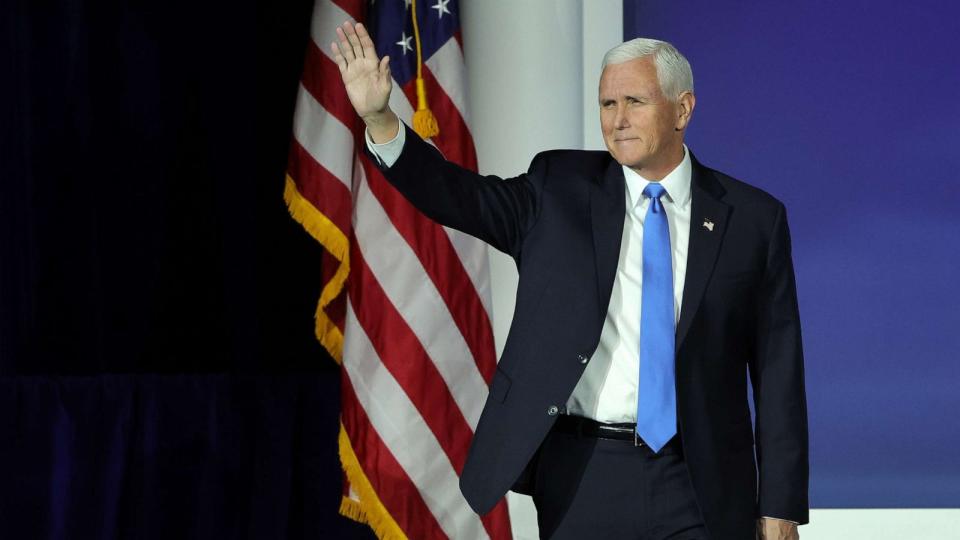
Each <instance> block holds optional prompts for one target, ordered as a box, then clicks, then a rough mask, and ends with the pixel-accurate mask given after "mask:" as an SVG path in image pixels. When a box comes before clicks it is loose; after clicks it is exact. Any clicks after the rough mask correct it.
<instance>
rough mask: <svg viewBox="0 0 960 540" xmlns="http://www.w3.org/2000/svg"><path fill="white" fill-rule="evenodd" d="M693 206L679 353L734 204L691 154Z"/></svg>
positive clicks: (679, 335)
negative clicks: (726, 197) (730, 203)
mask: <svg viewBox="0 0 960 540" xmlns="http://www.w3.org/2000/svg"><path fill="white" fill-rule="evenodd" d="M690 157H691V161H692V165H693V167H692V168H693V172H692V177H691V196H692V202H691V204H692V207H691V208H690V246H689V248H688V250H687V273H686V277H685V279H684V285H683V296H682V300H681V303H680V322H679V323H678V324H677V345H676V347H677V351H679V350H680V346H681V345H682V344H683V340H684V338H686V336H687V332H688V331H689V330H690V324H691V322H692V321H693V317H694V315H696V314H697V309H698V308H699V307H700V301H701V299H702V298H703V292H704V290H705V289H706V287H707V282H708V281H709V280H710V275H711V274H712V273H713V267H714V265H715V264H716V262H717V255H718V254H719V253H720V245H721V243H722V242H723V237H724V234H725V233H726V230H727V227H726V225H727V219H728V218H729V216H730V210H731V208H730V205H728V204H726V203H724V202H721V201H720V198H721V197H723V195H724V193H725V190H724V189H723V187H722V186H721V185H720V183H719V182H717V180H716V179H715V178H714V177H713V175H711V174H710V172H709V171H708V170H707V169H706V168H704V167H703V166H702V165H700V163H699V162H698V161H697V160H696V158H694V157H693V154H692V153H691V155H690Z"/></svg>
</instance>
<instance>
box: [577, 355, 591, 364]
mask: <svg viewBox="0 0 960 540" xmlns="http://www.w3.org/2000/svg"><path fill="white" fill-rule="evenodd" d="M577 359H578V360H580V363H581V364H586V363H587V362H589V361H590V359H589V358H587V356H586V355H584V354H578V355H577Z"/></svg>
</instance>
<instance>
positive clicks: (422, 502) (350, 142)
mask: <svg viewBox="0 0 960 540" xmlns="http://www.w3.org/2000/svg"><path fill="white" fill-rule="evenodd" d="M388 1H389V0H378V1H377V2H374V3H371V5H370V7H369V9H371V10H376V9H379V8H380V7H384V8H386V7H389V10H388V11H389V13H390V14H393V15H394V16H396V14H397V13H399V12H400V11H401V9H404V3H403V2H402V1H401V0H396V1H397V2H399V4H384V2H388ZM447 5H448V8H449V9H453V10H454V13H455V12H456V1H455V0H451V1H450V3H449V4H447ZM398 8H399V9H398ZM420 8H422V5H421V6H418V13H420V24H421V28H430V25H431V24H432V22H433V21H431V20H429V19H428V18H427V16H426V14H427V13H429V12H428V11H424V9H420ZM364 9H365V3H364V2H362V1H360V0H317V2H316V4H315V7H314V13H313V17H312V19H311V40H310V42H309V43H308V44H307V50H306V56H305V64H304V70H303V75H302V77H301V86H300V88H299V92H298V95H297V104H296V113H295V117H294V126H293V137H292V141H291V147H290V153H289V162H288V167H287V172H288V177H287V185H286V189H285V192H284V197H285V199H286V201H287V204H288V206H289V207H290V210H291V213H292V214H293V216H294V218H295V219H297V220H298V221H299V222H300V223H302V224H303V225H304V227H305V228H306V229H307V230H308V231H309V232H310V234H311V235H312V236H313V237H314V238H316V239H317V240H318V241H319V242H320V243H321V244H322V245H323V246H324V247H325V249H326V250H327V253H326V254H325V256H324V257H325V258H324V268H323V271H322V279H323V280H324V286H323V292H322V294H321V299H320V302H319V303H318V308H317V335H318V337H319V338H320V339H321V342H322V343H323V344H324V346H325V347H326V348H327V349H328V350H329V351H330V353H331V355H332V356H334V358H337V359H341V364H342V366H343V368H342V369H343V372H342V387H343V390H342V395H341V405H342V410H341V436H340V454H341V461H342V463H343V466H344V471H345V474H346V477H347V487H346V488H345V491H344V500H343V504H342V506H341V512H342V513H344V514H345V515H348V516H350V517H353V518H355V519H358V520H360V521H365V522H367V523H369V524H370V525H371V526H372V528H373V529H374V531H375V532H376V533H377V535H378V536H380V537H381V538H405V537H411V538H427V539H430V538H488V537H489V538H498V539H499V538H509V537H510V523H509V518H508V516H507V509H506V504H505V501H501V503H500V504H499V505H497V507H496V508H495V509H494V510H493V511H492V512H490V513H489V514H487V515H485V516H483V517H482V518H481V517H480V516H477V515H476V513H474V512H473V510H472V509H470V507H469V506H468V505H467V503H466V501H465V500H464V499H463V496H462V494H461V493H460V489H459V472H460V471H461V470H462V468H463V466H464V463H465V461H466V455H467V449H468V447H469V443H470V440H471V438H472V436H473V430H474V429H475V428H476V424H477V421H478V420H479V417H480V412H481V410H482V407H483V403H484V401H485V399H486V395H487V392H488V390H487V385H488V383H489V381H490V380H491V378H492V376H493V373H494V370H495V368H496V358H495V355H494V343H493V333H492V330H491V325H490V298H489V293H490V291H489V288H490V280H489V273H488V269H487V259H486V247H485V246H484V245H483V244H482V243H480V242H478V241H477V240H475V239H473V238H470V237H468V236H466V235H464V234H462V233H460V232H458V231H454V230H451V229H447V228H444V227H442V226H440V225H438V224H436V223H434V222H432V221H430V220H429V219H427V218H426V217H424V216H423V215H421V214H420V213H419V212H418V211H417V210H416V209H415V208H414V207H413V206H412V205H411V204H410V203H409V202H408V201H407V200H406V199H405V198H403V196H401V195H400V194H399V193H398V192H397V191H396V190H395V189H394V188H393V187H392V186H391V185H390V184H389V183H388V182H387V181H386V179H385V178H384V177H383V175H382V173H381V171H380V170H379V169H378V168H377V167H376V166H375V165H374V164H373V162H372V161H371V160H370V158H368V157H367V156H366V155H365V154H364V153H363V152H362V149H363V148H362V145H363V144H364V142H363V131H362V123H361V122H360V121H359V119H358V118H357V116H356V113H355V112H354V111H353V108H352V106H351V105H350V103H349V100H348V98H347V95H346V91H345V89H344V87H343V84H342V82H341V77H340V73H339V68H338V67H337V66H336V63H335V62H334V61H333V58H332V53H331V51H330V50H329V43H330V41H331V40H334V39H335V36H336V28H337V26H338V25H340V24H341V23H343V22H344V21H346V20H351V21H357V20H363V17H364ZM409 15H410V12H409V10H407V11H406V16H407V19H409ZM450 16H451V14H450V13H449V12H448V13H447V15H445V17H448V18H447V19H444V21H443V25H444V26H442V27H434V28H430V30H429V31H428V32H424V33H423V34H424V36H426V37H425V38H424V39H432V40H435V41H434V42H431V43H424V51H426V52H427V53H431V52H432V54H428V55H427V57H425V58H424V66H423V75H424V78H425V80H426V87H427V92H428V95H429V103H430V106H431V108H432V109H433V111H434V114H435V115H436V117H437V120H438V123H439V125H440V130H441V134H440V135H439V136H437V137H436V138H435V139H434V140H432V141H428V142H431V143H432V144H435V145H436V146H437V148H438V149H439V150H440V151H441V152H442V153H443V154H444V155H445V156H446V157H447V158H448V159H450V160H451V161H454V162H456V163H459V164H460V165H462V166H464V167H468V168H471V169H474V170H476V163H477V158H476V152H475V150H474V147H473V140H472V137H471V135H470V131H469V126H468V115H467V114H466V95H465V91H464V78H463V77H464V66H463V52H462V46H461V43H460V41H459V36H458V31H459V30H458V26H457V25H454V26H451V23H450V21H451V19H449V17H450ZM409 23H410V21H409V20H400V19H396V18H395V19H394V20H390V19H389V17H387V16H385V15H384V14H383V13H381V14H380V16H379V18H378V19H377V28H378V30H379V31H381V32H386V33H385V34H383V35H382V36H381V39H380V40H379V41H377V43H380V44H381V45H380V46H381V47H383V46H384V45H385V44H387V43H389V42H392V41H397V40H398V39H400V38H401V36H400V35H399V32H400V29H401V28H405V27H406V25H408V24H409ZM393 30H396V31H397V32H398V35H397V36H396V38H397V39H394V37H392V35H388V34H389V32H392V31H393ZM407 35H409V33H408V34H407ZM401 44H402V40H401ZM397 49H399V47H397V48H396V49H393V50H382V51H378V53H379V54H380V55H384V54H389V55H391V59H392V60H391V66H393V65H394V62H401V61H402V62H408V61H411V58H412V56H411V57H407V58H404V57H402V50H401V56H400V57H398V56H396V55H397ZM398 65H401V64H398ZM402 65H403V66H404V71H406V72H413V71H415V70H413V69H411V67H410V65H408V64H402ZM413 84H414V82H413V81H412V80H403V81H395V82H394V87H395V88H394V91H393V92H392V94H391V97H390V105H391V108H392V109H393V110H394V111H395V112H396V113H397V114H398V115H399V116H400V118H401V119H402V120H404V121H405V122H407V123H408V124H409V123H410V121H411V118H412V115H413V106H412V103H416V101H414V100H415V99H416V96H415V92H414V86H413ZM328 263H329V264H328ZM346 272H349V274H348V275H347V274H346Z"/></svg>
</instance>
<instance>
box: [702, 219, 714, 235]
mask: <svg viewBox="0 0 960 540" xmlns="http://www.w3.org/2000/svg"><path fill="white" fill-rule="evenodd" d="M703 228H704V229H706V230H708V231H710V232H713V222H712V221H710V220H709V219H704V220H703Z"/></svg>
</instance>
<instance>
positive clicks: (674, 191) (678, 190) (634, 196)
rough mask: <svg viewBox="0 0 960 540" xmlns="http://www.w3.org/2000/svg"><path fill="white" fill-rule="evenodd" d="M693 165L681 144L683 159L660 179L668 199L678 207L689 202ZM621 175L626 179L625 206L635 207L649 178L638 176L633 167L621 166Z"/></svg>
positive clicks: (684, 146)
mask: <svg viewBox="0 0 960 540" xmlns="http://www.w3.org/2000/svg"><path fill="white" fill-rule="evenodd" d="M692 171H693V167H692V165H691V164H690V151H689V150H688V149H687V145H683V159H682V160H680V164H679V165H677V166H676V167H674V169H673V170H672V171H670V173H669V174H668V175H667V176H665V177H664V178H663V180H661V181H660V185H661V186H663V189H664V190H665V191H666V192H667V197H668V198H669V199H670V201H671V202H672V203H673V204H675V205H677V207H678V208H681V209H682V208H685V207H686V206H687V204H688V203H689V202H690V181H691V180H690V178H691V174H692ZM623 177H624V178H625V179H626V181H627V208H628V209H629V208H635V207H636V206H637V205H639V204H640V202H642V199H643V190H644V189H646V187H647V184H649V183H650V180H647V179H646V178H644V177H642V176H640V175H639V174H637V173H636V172H635V171H634V170H633V169H631V168H630V167H627V166H625V165H624V166H623Z"/></svg>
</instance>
